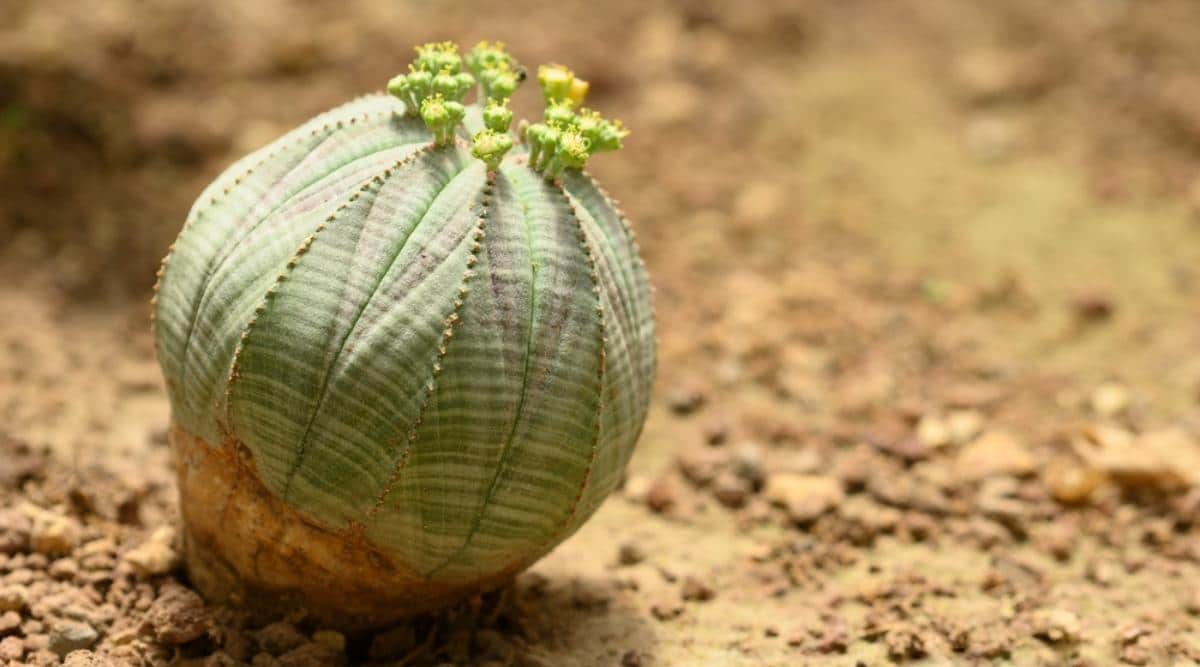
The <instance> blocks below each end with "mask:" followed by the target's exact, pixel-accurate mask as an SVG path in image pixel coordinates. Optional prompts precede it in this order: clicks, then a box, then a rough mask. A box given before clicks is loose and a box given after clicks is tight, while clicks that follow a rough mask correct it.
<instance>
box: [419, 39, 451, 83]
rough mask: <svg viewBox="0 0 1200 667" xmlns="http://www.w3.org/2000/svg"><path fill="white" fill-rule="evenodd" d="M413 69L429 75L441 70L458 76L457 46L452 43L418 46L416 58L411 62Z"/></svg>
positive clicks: (433, 43) (431, 43) (432, 43)
mask: <svg viewBox="0 0 1200 667" xmlns="http://www.w3.org/2000/svg"><path fill="white" fill-rule="evenodd" d="M413 67H414V68H415V69H418V70H421V71H424V72H429V73H430V74H431V75H433V74H437V73H439V72H441V71H443V70H448V71H449V72H450V74H458V71H459V70H460V69H461V68H462V58H461V57H459V55H458V45H457V44H455V43H454V42H430V43H428V44H423V45H421V46H418V47H417V58H416V60H414V61H413Z"/></svg>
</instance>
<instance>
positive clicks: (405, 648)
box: [367, 625, 417, 660]
mask: <svg viewBox="0 0 1200 667" xmlns="http://www.w3.org/2000/svg"><path fill="white" fill-rule="evenodd" d="M416 646H417V631H416V630H414V629H413V628H412V626H408V625H399V626H396V627H394V628H392V629H391V630H388V631H387V632H381V633H379V634H377V635H375V637H374V638H373V639H372V640H371V646H370V648H369V649H367V656H368V657H370V658H371V660H385V659H388V658H399V657H403V656H404V655H405V654H407V653H409V652H410V651H412V650H413V649H414V648H416Z"/></svg>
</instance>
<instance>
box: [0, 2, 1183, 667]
mask: <svg viewBox="0 0 1200 667" xmlns="http://www.w3.org/2000/svg"><path fill="white" fill-rule="evenodd" d="M603 4H604V8H603V9H600V8H599V5H598V4H593V3H582V4H571V3H560V4H559V5H556V7H555V8H554V9H548V8H546V7H542V6H539V5H534V4H532V3H527V2H520V1H518V2H514V3H506V5H505V7H504V8H503V9H495V10H478V9H472V8H469V7H467V6H465V5H464V6H461V7H460V6H457V4H451V3H436V2H435V3H413V4H401V3H391V2H379V3H374V2H363V1H355V0H345V1H342V2H336V3H335V2H303V3H300V2H296V3H292V2H283V1H281V0H264V1H263V2H255V3H242V2H233V1H232V0H231V1H228V2H226V1H222V2H213V3H194V4H193V3H186V2H162V3H151V4H150V6H147V5H145V4H143V3H137V2H132V1H130V0H106V1H97V2H95V3H76V2H73V1H69V0H29V1H20V0H17V1H13V0H9V2H5V3H2V4H0V17H4V18H3V20H0V194H2V196H0V234H3V238H4V242H3V243H0V285H2V287H0V664H11V665H25V664H33V665H54V664H59V663H60V662H65V664H69V665H75V666H77V667H78V666H83V665H110V664H119V665H124V664H133V665H158V664H183V665H213V666H216V665H244V664H252V665H336V664H377V665H442V664H452V665H522V666H533V665H545V666H559V665H568V666H569V665H622V666H624V667H634V666H637V665H648V666H649V665H810V664H811V665H885V664H890V663H893V662H895V663H911V664H930V665H941V664H979V665H984V664H986V665H1112V664H1131V665H1181V664H1196V663H1197V662H1198V661H1200V583H1198V582H1200V576H1198V575H1200V354H1197V351H1198V350H1200V268H1198V267H1200V177H1198V174H1200V170H1198V166H1200V5H1196V4H1195V3H1193V2H1190V1H1188V0H1176V1H1172V0H1155V1H1153V2H1138V3H1133V2H1121V1H1118V0H1070V1H1068V2H1058V3H1044V2H1040V1H1038V0H1010V1H1008V2H957V1H951V0H927V1H922V2H892V1H891V0H878V1H872V0H857V1H855V2H832V1H831V2H795V1H786V0H767V1H763V2H755V3H736V5H737V6H736V8H735V6H734V5H735V3H705V2H684V3H678V4H665V3H643V2H624V1H619V2H611V3H603ZM483 37H488V38H500V39H503V40H505V41H507V42H508V43H509V44H511V45H512V47H513V49H514V50H515V51H516V53H517V55H518V56H519V57H521V58H522V59H523V60H525V61H526V62H534V63H536V62H539V61H548V60H562V61H567V62H568V63H569V64H571V65H573V66H574V67H575V69H576V70H578V71H579V72H580V73H581V75H583V76H585V77H588V78H590V79H592V81H593V91H594V93H593V98H592V100H591V101H592V103H593V104H594V105H595V106H597V107H598V108H600V109H601V110H603V111H604V112H606V113H608V114H611V115H614V116H617V117H621V118H623V119H624V120H625V121H626V123H627V124H628V125H629V126H631V127H632V128H633V130H634V134H633V136H632V137H631V138H630V141H629V145H628V146H627V148H626V149H625V150H623V151H622V153H620V154H617V155H604V156H600V157H599V158H597V159H596V160H595V162H596V164H595V168H594V171H595V172H596V173H597V174H598V176H599V177H600V179H601V180H602V181H603V182H604V183H605V184H606V187H607V188H608V189H609V190H610V191H612V192H613V194H614V195H616V196H617V197H619V198H621V199H622V202H623V206H624V208H625V209H626V210H627V211H628V212H629V213H630V216H631V217H632V218H633V220H634V223H635V226H636V229H637V231H638V234H639V239H640V240H641V245H642V248H643V251H644V253H645V256H646V260H647V263H648V265H649V267H650V270H651V273H652V275H653V279H654V282H655V284H656V287H657V301H656V302H657V309H658V318H659V330H660V333H661V364H660V369H661V372H660V381H659V385H658V389H657V392H656V395H655V398H654V404H653V407H652V410H651V415H650V419H649V422H648V423H647V426H646V430H645V434H644V436H643V438H642V440H641V442H640V445H639V451H638V453H637V455H636V457H635V459H634V461H633V463H632V464H631V467H630V470H629V472H628V476H627V479H626V481H625V483H624V485H623V487H622V489H621V490H620V491H619V492H618V493H617V494H615V495H614V497H613V498H612V499H610V500H609V501H608V502H607V503H606V504H605V506H604V507H603V508H602V509H601V511H600V512H599V513H598V515H597V516H596V517H595V518H594V519H593V520H592V521H591V522H590V523H589V524H588V525H586V526H585V527H584V528H583V530H581V531H580V532H579V533H578V534H577V535H576V536H574V537H573V538H572V539H570V540H569V541H568V542H566V543H565V544H563V545H562V547H560V548H559V549H558V550H557V551H555V552H554V553H553V554H552V555H551V556H549V557H548V558H546V559H545V560H544V561H542V562H541V563H539V564H537V565H536V566H535V567H534V568H532V570H531V571H529V572H528V573H526V574H524V575H522V576H521V577H520V578H519V579H518V581H517V582H516V584H515V585H514V586H512V587H511V588H509V589H506V590H504V591H502V592H500V593H498V594H493V595H489V596H487V597H485V598H482V599H478V600H474V601H472V602H471V603H470V604H467V605H465V606H464V607H462V608H460V609H455V610H452V611H449V612H447V613H445V614H443V615H440V616H437V617H431V618H427V619H422V620H420V621H418V622H416V623H413V624H411V625H405V626H401V627H397V628H394V629H391V630H389V631H387V632H384V633H381V634H379V635H376V636H370V637H350V638H347V637H345V636H342V635H340V634H338V633H336V632H332V631H329V630H327V629H325V628H321V627H315V626H314V625H313V624H311V623H310V622H307V621H306V619H305V618H304V617H303V616H302V615H299V614H297V615H295V616H294V617H290V618H285V619H261V618H248V617H246V616H245V615H243V614H239V613H238V612H237V611H235V610H227V609H217V608H213V607H210V606H206V605H205V603H204V602H203V601H202V600H201V599H200V598H199V597H198V596H196V595H195V593H194V592H192V591H191V590H190V589H189V588H188V583H187V580H186V577H185V575H184V573H183V572H182V571H181V569H180V566H179V562H178V554H177V542H176V528H175V525H176V524H175V521H176V517H177V515H178V509H177V507H176V505H175V497H174V493H175V492H174V486H173V485H174V481H173V479H172V477H171V473H170V461H169V452H168V451H167V447H166V437H165V434H166V429H167V425H168V419H169V414H168V409H167V405H166V400H165V398H164V394H163V387H162V381H161V379H160V377H159V374H158V368H157V365H156V363H155V361H154V358H153V346H152V341H151V339H150V334H149V326H148V322H147V315H148V306H147V303H146V302H147V300H148V296H149V289H150V285H151V284H152V282H153V271H154V268H155V266H156V264H157V261H158V259H159V256H160V255H161V253H162V251H163V250H164V249H165V247H166V245H167V244H168V243H169V242H170V239H171V238H172V237H173V236H174V234H175V233H176V232H177V230H178V227H179V224H180V222H181V221H182V219H183V217H184V215H185V213H186V210H187V208H188V206H189V205H190V203H191V200H192V198H193V197H194V196H195V195H196V193H197V192H199V190H200V188H201V187H202V186H203V185H204V184H205V183H206V182H207V181H208V180H209V179H211V178H212V177H213V176H215V174H216V173H218V172H219V171H220V170H221V169H222V168H223V167H224V166H225V165H226V164H228V163H229V162H230V161H231V160H232V159H233V158H234V157H236V156H238V155H239V154H241V153H243V152H245V151H246V150H249V149H251V148H254V147H256V146H258V145H261V144H262V143H264V142H265V141H267V140H269V139H271V138H273V137H274V136H277V135H278V134H280V133H282V132H283V131H285V130H286V129H288V128H289V127H291V126H294V125H295V124H298V123H299V122H300V121H302V120H303V119H305V118H307V117H308V116H310V115H312V114H313V113H315V112H317V111H320V110H322V109H324V108H328V107H331V106H334V105H336V104H337V103H339V102H341V101H342V100H345V99H348V98H350V97H352V96H354V95H356V94H359V93H361V92H365V91H368V90H373V89H376V88H379V87H380V86H381V84H382V82H383V81H386V79H387V78H388V77H389V76H390V75H391V74H392V73H394V71H396V70H397V69H398V68H399V67H400V66H401V64H402V63H403V62H405V61H406V60H407V59H408V57H409V56H408V52H407V49H408V46H409V45H410V44H413V43H418V42H423V41H427V40H430V39H443V38H454V39H457V40H458V41H460V42H463V43H467V44H470V43H473V42H474V41H475V40H477V39H479V38H483ZM531 102H532V99H527V100H525V102H522V103H521V104H525V105H526V106H525V107H523V108H524V110H526V111H528V109H529V108H530V107H532V104H531ZM521 104H518V107H519V108H522V107H521Z"/></svg>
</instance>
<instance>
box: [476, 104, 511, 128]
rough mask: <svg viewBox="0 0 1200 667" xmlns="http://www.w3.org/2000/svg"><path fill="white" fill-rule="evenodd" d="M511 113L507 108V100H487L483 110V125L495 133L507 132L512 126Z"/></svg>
mask: <svg viewBox="0 0 1200 667" xmlns="http://www.w3.org/2000/svg"><path fill="white" fill-rule="evenodd" d="M512 118H513V112H512V109H509V108H508V100H507V99H505V100H499V101H497V100H488V103H487V106H485V107H484V108H483V124H484V126H485V127H487V128H488V129H489V130H493V131H495V132H508V128H509V126H510V125H512Z"/></svg>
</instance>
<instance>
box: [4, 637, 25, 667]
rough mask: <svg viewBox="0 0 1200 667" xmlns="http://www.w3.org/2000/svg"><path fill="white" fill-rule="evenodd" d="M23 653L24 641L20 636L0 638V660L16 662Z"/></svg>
mask: <svg viewBox="0 0 1200 667" xmlns="http://www.w3.org/2000/svg"><path fill="white" fill-rule="evenodd" d="M24 655H25V642H24V641H22V640H21V638H20V637H5V638H3V639H0V662H16V661H18V660H20V659H21V657H22V656H24Z"/></svg>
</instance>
